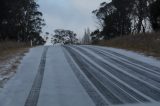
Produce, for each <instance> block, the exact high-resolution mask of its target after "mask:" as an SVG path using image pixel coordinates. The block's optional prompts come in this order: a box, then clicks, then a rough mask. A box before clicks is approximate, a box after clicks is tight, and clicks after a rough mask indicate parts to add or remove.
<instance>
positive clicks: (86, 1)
mask: <svg viewBox="0 0 160 106" xmlns="http://www.w3.org/2000/svg"><path fill="white" fill-rule="evenodd" d="M104 1H107V0H38V4H39V5H40V8H39V10H40V11H41V12H42V13H43V18H44V19H45V23H46V26H45V27H44V28H43V32H49V33H50V34H52V33H53V34H54V30H55V29H67V30H72V31H74V32H75V33H76V34H77V35H78V37H79V38H82V37H83V35H84V30H85V28H90V30H91V31H93V30H95V29H96V28H97V24H96V17H95V16H94V15H93V14H92V11H93V10H95V9H98V7H99V5H100V3H102V2H104Z"/></svg>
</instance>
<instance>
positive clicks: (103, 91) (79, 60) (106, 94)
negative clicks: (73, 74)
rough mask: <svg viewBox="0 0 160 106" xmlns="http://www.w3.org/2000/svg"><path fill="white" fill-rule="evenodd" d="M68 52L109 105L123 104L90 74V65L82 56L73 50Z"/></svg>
mask: <svg viewBox="0 0 160 106" xmlns="http://www.w3.org/2000/svg"><path fill="white" fill-rule="evenodd" d="M67 50H68V51H69V53H70V54H71V56H72V57H73V59H74V60H75V62H76V63H77V64H78V65H79V67H80V68H81V70H82V71H83V73H84V74H85V75H86V76H87V78H88V79H89V80H90V81H91V82H92V83H93V84H94V86H95V87H96V88H97V89H98V90H99V92H101V94H102V95H103V96H104V97H105V98H107V101H109V104H122V101H120V100H119V99H118V98H117V97H115V95H113V94H112V93H111V92H110V91H109V90H108V89H107V88H106V87H105V86H104V85H103V84H102V83H101V82H100V81H99V80H98V79H97V78H96V77H95V76H94V75H93V73H90V71H89V70H92V69H90V68H89V67H88V65H87V64H86V63H85V61H84V60H83V59H82V58H81V57H79V56H80V55H77V53H76V52H75V51H73V49H72V48H70V47H67Z"/></svg>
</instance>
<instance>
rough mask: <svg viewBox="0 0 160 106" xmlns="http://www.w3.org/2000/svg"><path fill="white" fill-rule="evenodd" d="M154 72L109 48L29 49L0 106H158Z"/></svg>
mask: <svg viewBox="0 0 160 106" xmlns="http://www.w3.org/2000/svg"><path fill="white" fill-rule="evenodd" d="M159 66H160V62H159V61H158V60H157V61H156V60H154V59H150V58H147V57H143V56H141V55H138V54H136V53H129V52H127V51H123V50H118V49H113V48H105V47H98V46H54V47H53V46H44V47H36V48H32V49H31V50H30V52H29V53H28V54H27V55H26V56H25V57H24V59H23V61H22V63H21V65H20V67H19V68H18V72H17V74H16V75H15V76H14V77H13V78H12V79H11V80H10V81H9V82H8V83H7V84H6V86H5V87H4V88H3V89H2V90H1V91H0V106H108V105H111V106H112V105H115V106H119V105H120V106H126V105H131V106H132V105H133V106H134V105H136V106H139V105H147V106H159V105H160V103H159V102H160V67H159Z"/></svg>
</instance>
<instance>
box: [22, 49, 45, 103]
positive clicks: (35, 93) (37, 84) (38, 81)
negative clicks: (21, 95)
mask: <svg viewBox="0 0 160 106" xmlns="http://www.w3.org/2000/svg"><path fill="white" fill-rule="evenodd" d="M47 51H48V47H44V50H43V54H42V57H41V61H40V65H39V68H38V73H37V75H36V78H35V80H34V82H33V85H32V88H31V90H30V92H29V95H28V97H27V99H26V102H25V105H24V106H37V103H38V99H39V94H40V90H41V85H42V80H43V76H44V70H45V63H46V54H47Z"/></svg>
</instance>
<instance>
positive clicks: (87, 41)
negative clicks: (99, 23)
mask: <svg viewBox="0 0 160 106" xmlns="http://www.w3.org/2000/svg"><path fill="white" fill-rule="evenodd" d="M90 36H91V33H90V29H89V28H87V29H85V32H84V36H83V38H82V43H83V44H90V43H91V38H90Z"/></svg>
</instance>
